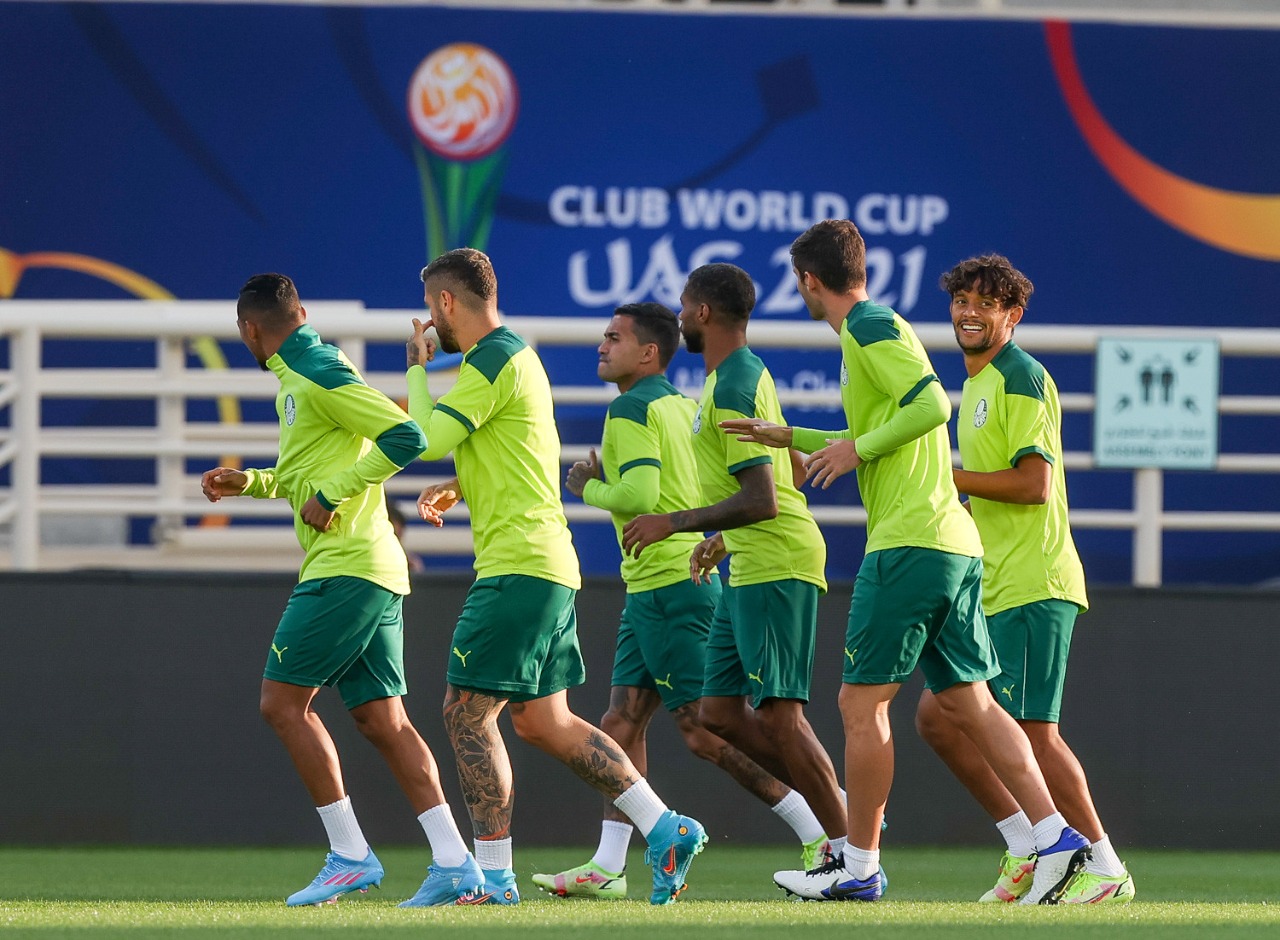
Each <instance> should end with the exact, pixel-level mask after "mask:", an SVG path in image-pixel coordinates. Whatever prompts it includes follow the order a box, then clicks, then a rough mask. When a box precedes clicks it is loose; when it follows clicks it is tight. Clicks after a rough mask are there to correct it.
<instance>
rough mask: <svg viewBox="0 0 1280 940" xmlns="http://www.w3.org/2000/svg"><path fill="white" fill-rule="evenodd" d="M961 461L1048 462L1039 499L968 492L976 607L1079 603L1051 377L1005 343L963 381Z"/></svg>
mask: <svg viewBox="0 0 1280 940" xmlns="http://www.w3.org/2000/svg"><path fill="white" fill-rule="evenodd" d="M958 437H959V438H960V460H961V463H962V464H963V465H964V468H965V469H966V470H972V471H976V472H978V473H994V472H996V471H999V470H1008V469H1009V468H1010V467H1013V466H1015V465H1016V464H1017V463H1018V461H1019V460H1020V459H1021V458H1023V457H1025V456H1026V455H1027V454H1039V455H1040V456H1041V457H1043V458H1044V459H1045V460H1047V461H1049V464H1050V465H1051V467H1052V476H1051V477H1050V483H1049V498H1048V500H1047V501H1046V502H1045V503H1044V504H1043V505H1039V506H1024V505H1018V504H1015V503H1003V502H998V501H996V500H992V499H979V498H978V497H976V496H971V497H969V507H970V508H971V509H972V510H973V521H974V522H975V523H977V525H978V532H979V533H980V534H981V535H982V544H983V547H984V548H985V549H986V555H985V557H984V558H983V571H982V606H983V609H984V610H985V611H986V613H987V614H988V615H990V614H998V613H1000V612H1001V611H1003V610H1009V609H1011V608H1013V607H1021V606H1023V605H1024V604H1031V603H1034V602H1035V601H1042V600H1049V599H1056V600H1062V601H1069V602H1071V603H1073V604H1076V605H1078V606H1079V607H1080V609H1081V610H1085V609H1086V608H1087V607H1088V606H1089V604H1088V599H1087V598H1086V596H1085V583H1084V568H1083V566H1082V565H1081V564H1080V556H1079V554H1078V553H1077V552H1076V545H1075V541H1074V540H1073V539H1072V538H1071V525H1070V522H1069V521H1068V519H1067V481H1066V473H1065V471H1064V470H1063V467H1062V406H1061V404H1060V403H1059V401H1058V387H1057V386H1056V385H1055V384H1054V382H1053V377H1052V376H1050V375H1049V373H1048V372H1046V371H1045V369H1044V366H1042V365H1040V363H1039V362H1037V361H1036V360H1035V359H1033V358H1032V357H1031V356H1029V355H1027V353H1026V352H1024V351H1023V350H1022V349H1020V348H1019V347H1018V346H1017V345H1016V344H1015V343H1013V342H1009V343H1007V344H1005V346H1004V348H1003V349H1001V350H1000V351H999V352H998V353H996V355H995V357H994V358H993V359H992V360H991V361H990V362H989V363H987V365H986V366H985V367H984V368H983V369H982V371H981V372H979V373H978V374H977V375H975V376H973V377H972V378H971V379H969V380H968V381H967V382H965V383H964V393H963V395H962V396H961V399H960V415H959V432H958Z"/></svg>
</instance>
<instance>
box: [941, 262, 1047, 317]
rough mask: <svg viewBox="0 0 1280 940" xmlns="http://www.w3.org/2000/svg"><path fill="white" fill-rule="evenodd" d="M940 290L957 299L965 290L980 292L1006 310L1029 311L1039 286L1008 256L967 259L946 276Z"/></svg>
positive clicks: (942, 280) (943, 276) (943, 277)
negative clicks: (1023, 308)
mask: <svg viewBox="0 0 1280 940" xmlns="http://www.w3.org/2000/svg"><path fill="white" fill-rule="evenodd" d="M938 286H939V287H941V288H942V289H943V290H944V291H946V292H947V296H948V297H954V296H955V295H956V294H957V293H959V292H960V291H962V290H976V291H977V292H978V293H979V294H982V295H983V296H984V297H994V298H995V299H996V300H998V301H999V302H1000V306H1002V307H1026V306H1027V301H1028V300H1030V299H1031V293H1032V291H1034V290H1035V289H1036V288H1035V285H1034V284H1032V283H1031V281H1030V280H1029V279H1028V278H1027V276H1026V275H1025V274H1023V273H1022V272H1021V271H1019V270H1018V269H1017V268H1015V267H1014V266H1013V265H1012V264H1011V263H1010V261H1009V259H1008V258H1006V257H1005V256H1004V255H996V254H990V255H979V256H978V257H976V258H967V259H965V260H964V261H961V262H960V263H959V264H957V265H956V266H955V267H954V268H952V269H951V270H950V271H948V272H947V273H946V274H944V275H942V278H941V280H939V282H938Z"/></svg>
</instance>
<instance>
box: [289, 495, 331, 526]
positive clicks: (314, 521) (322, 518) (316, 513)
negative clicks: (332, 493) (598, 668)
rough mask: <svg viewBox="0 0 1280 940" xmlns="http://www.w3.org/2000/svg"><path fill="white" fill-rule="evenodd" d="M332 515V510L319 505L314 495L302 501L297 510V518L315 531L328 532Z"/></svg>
mask: <svg viewBox="0 0 1280 940" xmlns="http://www.w3.org/2000/svg"><path fill="white" fill-rule="evenodd" d="M333 516H334V512H333V510H332V509H325V508H324V507H323V506H321V505H320V500H318V499H316V498H315V497H314V496H312V497H311V498H310V499H309V500H307V501H306V502H305V503H303V504H302V508H301V509H300V510H298V518H299V519H301V520H302V521H303V522H304V523H306V524H307V525H309V526H311V528H313V529H315V530H316V531H317V532H328V531H329V526H330V524H331V523H332V522H333Z"/></svg>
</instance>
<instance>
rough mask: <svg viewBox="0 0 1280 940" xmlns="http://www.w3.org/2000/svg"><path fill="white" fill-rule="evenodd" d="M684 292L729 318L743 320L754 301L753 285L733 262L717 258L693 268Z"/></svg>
mask: <svg viewBox="0 0 1280 940" xmlns="http://www.w3.org/2000/svg"><path fill="white" fill-rule="evenodd" d="M684 292H685V293H686V294H688V295H689V296H690V297H692V298H693V299H694V300H696V301H697V302H698V303H702V304H706V305H707V306H708V307H710V308H711V309H712V310H713V311H715V312H716V313H717V314H720V315H721V316H724V317H726V318H727V319H729V320H734V321H745V320H747V319H748V318H749V317H750V316H751V311H752V310H753V309H755V305H756V285H755V282H754V281H752V280H751V275H750V274H748V273H747V272H746V271H744V270H742V268H740V267H738V266H737V265H736V264H728V263H726V262H723V261H718V262H716V263H715V264H704V265H703V266H702V267H700V268H694V270H693V271H691V272H690V273H689V280H687V281H686V282H685V285H684Z"/></svg>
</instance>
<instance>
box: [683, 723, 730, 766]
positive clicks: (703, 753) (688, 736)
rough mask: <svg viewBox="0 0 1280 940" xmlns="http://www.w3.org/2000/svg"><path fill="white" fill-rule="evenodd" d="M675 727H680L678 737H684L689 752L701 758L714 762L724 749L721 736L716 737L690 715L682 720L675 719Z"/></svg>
mask: <svg viewBox="0 0 1280 940" xmlns="http://www.w3.org/2000/svg"><path fill="white" fill-rule="evenodd" d="M676 727H678V728H679V729H680V737H681V738H683V739H684V746H685V747H687V748H688V749H689V753H690V754H692V755H693V756H694V757H697V758H700V759H701V760H705V761H711V762H712V763H713V764H714V763H716V760H717V758H718V757H719V756H720V752H721V751H722V750H723V749H724V743H725V742H724V739H723V738H719V737H717V736H716V735H714V734H712V733H711V732H710V731H708V730H707V729H706V728H704V727H702V725H700V724H698V722H697V721H695V720H693V717H692V716H689V717H688V718H686V719H684V720H683V721H677V725H676Z"/></svg>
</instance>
